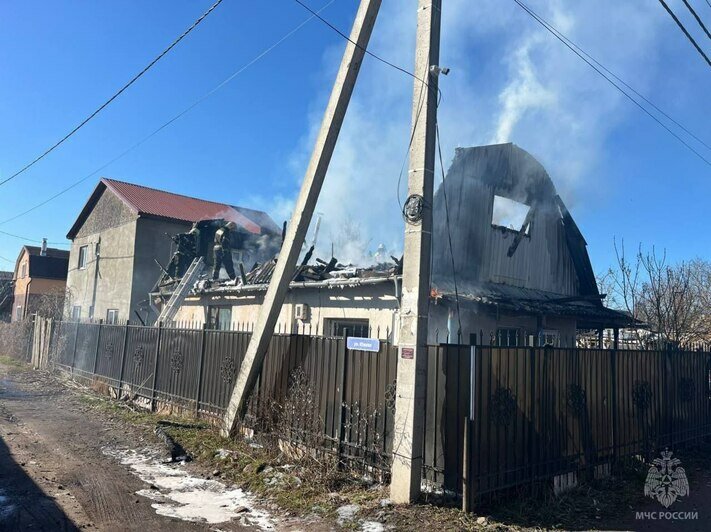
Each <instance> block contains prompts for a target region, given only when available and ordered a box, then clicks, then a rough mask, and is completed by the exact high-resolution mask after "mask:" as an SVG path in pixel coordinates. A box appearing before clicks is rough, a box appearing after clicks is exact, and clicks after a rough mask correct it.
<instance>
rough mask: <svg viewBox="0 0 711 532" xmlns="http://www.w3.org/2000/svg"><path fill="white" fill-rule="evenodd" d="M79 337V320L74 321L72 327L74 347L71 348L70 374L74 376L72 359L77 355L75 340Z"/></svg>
mask: <svg viewBox="0 0 711 532" xmlns="http://www.w3.org/2000/svg"><path fill="white" fill-rule="evenodd" d="M78 339H79V322H78V321H77V322H76V327H75V328H74V347H73V348H72V362H71V368H70V369H71V375H72V377H74V361H75V360H76V357H77V340H78Z"/></svg>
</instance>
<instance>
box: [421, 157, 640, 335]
mask: <svg viewBox="0 0 711 532" xmlns="http://www.w3.org/2000/svg"><path fill="white" fill-rule="evenodd" d="M444 186H445V187H446V188H443V187H442V186H440V187H439V189H438V190H437V192H436V194H435V199H434V213H435V217H434V227H433V263H432V292H433V297H434V299H435V301H436V303H437V305H440V306H442V307H443V308H444V309H446V312H442V311H440V312H436V313H434V316H433V318H434V323H433V327H435V328H436V329H439V330H440V331H447V332H448V333H449V335H450V337H453V336H456V335H457V334H459V333H461V335H462V337H463V338H464V339H466V341H468V340H469V335H470V334H479V335H482V334H483V335H484V338H483V340H484V341H485V342H487V343H488V342H490V341H493V342H496V343H498V344H503V345H522V344H524V343H528V342H530V341H535V342H539V343H544V344H553V345H565V344H569V343H570V342H571V339H573V338H574V337H575V334H576V330H577V329H598V330H601V329H605V328H620V327H624V326H625V325H627V324H628V323H629V317H628V316H627V315H626V314H623V313H621V312H617V311H614V310H611V309H608V308H606V307H605V306H604V305H603V298H604V296H603V295H602V294H600V293H599V291H598V287H597V283H596V280H595V275H594V273H593V268H592V265H591V263H590V258H589V256H588V252H587V243H586V242H585V239H584V238H583V235H582V233H581V232H580V229H579V228H578V226H577V224H576V223H575V220H574V219H573V217H572V215H571V214H570V212H569V211H568V209H567V208H566V206H565V204H564V203H563V201H562V200H561V198H560V196H559V195H558V194H557V192H556V189H555V186H554V184H553V182H552V180H551V178H550V176H549V175H548V173H547V172H546V170H545V168H543V166H542V165H541V164H540V163H539V162H538V161H537V160H536V159H535V158H534V157H533V156H532V155H531V154H529V153H528V152H526V151H525V150H523V149H521V148H519V147H518V146H516V145H515V144H497V145H492V146H478V147H473V148H460V149H457V150H456V153H455V157H454V160H453V162H452V164H451V166H450V168H449V170H448V172H447V176H446V179H445V181H444ZM445 197H446V201H447V203H446V206H445ZM450 241H451V247H450ZM455 281H456V283H455ZM455 284H456V286H455ZM457 301H458V303H459V305H458V307H459V312H458V313H457ZM459 321H461V331H460V330H459Z"/></svg>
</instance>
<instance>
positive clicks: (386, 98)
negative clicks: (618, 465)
mask: <svg viewBox="0 0 711 532" xmlns="http://www.w3.org/2000/svg"><path fill="white" fill-rule="evenodd" d="M327 1H328V0H320V1H317V0H311V1H310V5H312V6H313V7H315V8H320V7H322V6H323V5H325V4H327ZM211 3H212V2H210V1H200V2H198V1H194V2H187V1H154V2H138V1H122V2H115V1H114V2H110V1H104V2H79V1H65V2H39V1H31V0H28V1H23V2H19V1H8V0H6V1H4V2H2V3H0V72H2V76H1V77H0V177H2V178H4V177H7V176H9V175H10V174H12V173H13V172H14V171H15V170H17V169H18V168H20V167H22V166H23V165H24V164H25V163H27V162H28V161H29V160H31V159H33V158H34V157H35V156H36V155H38V154H39V153H41V152H42V151H43V150H44V149H45V148H46V147H48V146H49V145H51V144H52V143H53V142H54V141H56V140H57V139H58V138H60V137H61V136H63V135H64V134H65V133H66V132H67V131H68V130H69V129H71V127H73V126H74V125H75V124H76V123H78V122H79V121H80V120H81V119H83V118H84V117H85V116H86V115H87V114H88V113H89V112H91V111H92V110H93V109H95V108H96V107H97V106H98V105H99V104H100V103H102V102H103V101H104V100H105V99H106V98H107V97H108V96H109V95H110V94H112V93H113V92H114V91H115V90H116V89H117V88H118V87H119V86H121V85H122V84H123V83H125V82H126V81H127V80H128V79H130V77H132V76H133V74H135V73H136V72H137V71H138V70H140V69H141V68H142V67H143V66H144V65H145V64H146V63H148V61H150V59H152V58H153V57H154V56H155V55H156V54H157V53H158V52H159V51H160V50H162V49H163V48H164V47H165V46H166V45H167V44H168V43H169V42H171V41H172V40H173V39H174V38H175V37H176V36H177V35H178V34H180V33H181V32H182V31H183V30H184V29H185V28H187V27H188V26H189V25H190V24H191V23H192V21H193V20H195V18H197V16H199V15H200V14H201V13H202V12H203V11H204V10H205V9H206V8H207V7H208V6H209V5H210V4H211ZM443 3H444V6H443V17H444V21H443V42H442V59H441V63H442V64H443V65H446V66H449V67H451V69H452V72H451V73H450V75H449V76H448V77H446V78H443V79H442V82H441V88H442V94H443V101H442V105H441V108H440V124H441V134H442V142H443V152H444V158H445V164H448V161H449V160H451V158H452V155H453V150H454V148H455V147H457V146H470V145H476V144H485V143H491V142H496V141H513V142H515V143H516V144H518V145H519V146H521V147H523V148H524V149H527V150H528V151H530V152H531V153H532V154H534V155H535V156H536V157H537V158H538V159H539V160H540V161H541V162H542V163H543V164H544V166H546V168H547V169H548V171H549V173H550V174H551V176H552V178H553V180H554V182H555V183H556V186H557V188H558V190H559V192H560V193H561V195H562V196H563V198H564V200H565V201H566V202H567V204H568V206H569V207H570V209H571V211H572V212H573V215H574V216H575V218H576V220H577V222H578V224H579V226H580V227H581V229H582V231H583V233H584V235H585V237H586V239H587V241H588V244H589V251H590V255H591V258H592V260H593V265H594V268H595V269H596V270H598V271H599V270H602V269H604V268H605V267H606V266H607V265H608V264H610V262H611V261H612V259H613V249H612V241H613V237H616V238H618V239H620V238H624V239H625V241H626V242H627V243H628V245H629V246H631V247H636V246H637V245H638V244H639V243H640V242H641V243H643V244H645V245H647V246H652V245H654V246H656V247H657V248H658V249H662V248H664V249H666V250H667V252H668V256H669V257H670V258H671V259H673V260H681V259H690V258H693V257H695V256H701V257H706V258H709V251H708V250H709V243H711V232H709V231H708V221H707V211H708V208H707V204H708V201H709V199H708V198H709V197H711V167H709V166H708V165H706V164H705V163H703V162H702V161H700V160H699V159H698V158H697V157H695V156H694V155H693V154H691V153H690V152H689V151H688V150H687V149H686V148H684V147H683V146H681V145H680V144H679V143H678V142H677V141H676V140H675V139H673V138H672V137H671V136H670V135H668V134H667V133H666V132H665V131H664V130H662V129H661V128H659V127H658V126H656V125H655V124H654V123H653V122H652V121H651V120H650V119H649V118H648V117H647V116H646V115H644V114H642V113H641V112H640V111H639V110H637V109H636V108H634V107H633V106H632V105H630V104H629V103H628V102H626V101H625V100H624V97H622V96H621V95H619V93H616V92H615V91H614V89H612V88H611V87H609V86H608V85H607V84H606V82H604V81H603V80H601V79H600V78H598V77H597V75H596V74H594V73H593V72H592V71H591V70H590V69H589V68H588V67H587V66H586V65H584V64H582V63H581V62H580V61H579V60H578V59H577V58H576V57H574V56H573V55H572V54H571V53H570V52H569V51H568V50H567V49H565V48H563V47H562V45H561V44H560V43H559V42H557V41H555V40H554V39H553V38H552V37H551V36H550V35H548V34H547V33H544V32H543V31H542V30H541V29H540V27H539V26H537V25H536V24H535V22H533V21H532V20H531V19H530V18H528V16H527V15H525V14H524V13H523V12H522V11H521V10H520V9H519V8H517V7H516V5H515V4H514V3H513V1H508V0H478V1H474V0H444V2H443ZM529 3H530V5H531V6H532V7H534V9H536V10H538V11H539V12H540V13H541V14H543V15H544V16H545V17H546V18H548V19H549V20H550V21H552V22H553V23H554V24H555V25H556V26H557V27H559V29H561V30H562V31H564V32H565V33H566V34H568V36H569V37H571V38H572V39H573V40H574V41H576V42H577V43H578V44H580V45H581V46H582V47H583V48H585V49H586V50H587V51H588V52H589V53H590V54H592V55H593V56H595V57H596V58H597V59H599V60H600V61H602V62H603V63H605V64H606V65H607V66H608V67H609V68H610V69H612V70H613V71H615V72H616V73H617V74H618V75H620V76H621V77H623V78H624V79H625V80H626V81H628V82H629V83H631V84H632V85H634V86H635V87H636V88H637V89H638V90H640V91H641V92H643V93H644V94H646V95H647V96H649V97H650V98H651V99H652V100H654V101H655V103H657V105H659V106H660V107H662V108H664V109H665V110H667V112H669V113H670V114H671V115H672V116H674V117H675V118H676V119H677V120H679V121H680V122H682V123H683V124H684V125H686V126H687V127H688V128H689V129H691V130H692V131H694V132H695V133H697V134H698V135H699V136H701V137H702V138H704V139H705V140H706V142H707V143H708V144H711V125H710V124H711V121H710V120H709V117H710V116H711V103H710V102H711V98H709V94H711V75H710V71H709V68H708V66H707V65H705V63H704V62H703V61H702V60H701V58H700V57H699V56H698V54H697V53H696V52H695V51H694V50H693V48H692V47H691V45H690V44H689V43H688V41H686V40H685V39H684V37H683V35H682V34H681V33H680V31H679V30H678V28H676V26H675V25H674V24H673V22H672V21H671V19H670V18H669V17H668V15H667V14H666V13H665V12H664V11H663V10H662V8H661V6H659V5H658V3H657V2H642V1H629V2H617V1H615V0H581V1H578V2H568V1H563V0H559V1H554V2H548V1H544V0H530V2H529ZM692 3H693V4H694V5H695V6H696V7H697V10H698V11H699V13H700V14H701V16H702V17H704V18H705V20H707V21H708V22H709V23H711V8H709V7H708V5H707V4H705V2H702V1H700V0H697V1H695V2H692ZM414 4H415V2H414V0H412V1H411V0H384V2H383V8H382V10H381V15H380V18H379V20H378V23H377V25H376V28H375V33H374V36H373V39H372V49H373V50H374V51H376V52H377V53H379V54H380V55H382V56H385V57H387V58H388V59H390V60H392V61H393V62H396V63H398V64H400V65H402V66H404V67H405V68H408V69H410V68H411V65H412V62H413V46H414V30H415V12H414V8H413V6H414ZM671 5H672V8H673V9H675V11H677V12H678V13H679V14H680V15H682V19H683V20H684V22H685V23H686V24H687V27H688V28H689V29H690V30H692V31H693V32H694V34H695V35H696V36H697V39H698V40H699V41H700V42H704V39H705V38H704V37H703V34H701V32H700V31H697V28H696V27H695V23H694V21H693V19H692V18H691V17H690V16H687V14H686V12H685V10H684V7H683V4H682V3H681V2H680V1H675V2H671ZM356 8H357V2H355V1H354V0H335V1H334V2H333V3H331V4H330V5H329V6H328V7H327V8H326V9H325V10H324V11H323V14H324V16H326V17H327V18H328V19H329V20H331V21H332V22H333V23H334V24H336V25H337V26H338V27H340V28H342V29H343V30H345V31H346V32H347V31H349V29H350V23H351V21H352V18H353V15H354V13H355V10H356ZM307 18H308V14H307V13H306V12H305V11H304V10H303V9H302V8H301V7H300V6H298V5H297V4H296V3H295V2H293V1H292V0H270V1H264V2H237V1H235V0H225V1H224V2H223V4H222V5H220V6H219V7H218V8H217V9H216V10H215V12H214V13H213V14H212V15H211V16H210V17H209V18H208V19H206V20H205V21H204V22H203V23H202V24H201V25H200V26H199V27H198V28H197V29H196V30H195V31H194V32H193V33H191V34H190V36H189V37H187V38H186V39H185V40H184V41H183V42H181V43H180V44H179V45H178V46H177V47H176V48H175V49H174V50H173V51H172V52H171V53H170V54H169V55H168V56H166V57H165V58H164V59H163V60H162V61H161V62H159V63H158V64H157V65H156V66H155V67H154V68H153V69H152V70H151V71H150V72H149V73H148V74H147V75H145V76H144V77H143V78H142V79H140V80H139V81H138V82H137V83H136V84H135V85H134V86H132V87H131V88H130V89H129V90H128V91H127V92H126V93H124V94H123V95H122V96H121V97H120V98H119V99H118V100H116V101H115V102H114V103H113V104H112V105H111V106H110V107H109V108H107V109H106V110H105V111H104V112H103V113H101V114H100V115H99V116H98V117H97V118H96V119H94V120H93V121H92V122H90V123H89V124H88V125H87V126H85V127H84V128H83V129H82V130H81V131H80V132H79V133H78V134H76V135H75V136H74V137H72V139H70V141H68V142H67V143H65V144H64V145H63V146H62V147H61V148H59V149H58V150H56V151H55V152H53V153H52V154H51V155H49V156H48V157H47V158H46V159H44V160H43V161H41V162H40V163H38V164H37V165H35V166H34V167H33V168H32V169H30V170H29V171H28V172H26V173H25V174H23V175H21V176H20V177H18V178H16V179H14V180H13V181H11V182H10V183H8V184H6V185H4V186H2V187H0V222H1V221H2V220H5V219H7V218H9V217H12V216H14V215H15V214H17V213H18V212H21V211H23V210H25V209H27V208H29V207H31V206H33V205H34V204H36V203H38V202H39V201H42V200H43V199H45V198H46V197H48V196H51V195H52V194H54V193H56V192H57V191H58V190H60V189H62V188H64V187H65V186H67V185H69V184H71V183H72V182H74V181H76V180H78V179H80V178H82V177H84V176H86V175H88V174H90V173H91V172H93V171H94V170H95V169H97V168H98V167H100V166H102V165H104V164H105V163H106V162H108V161H110V160H111V159H113V158H114V157H116V156H117V155H118V154H120V153H122V152H123V151H124V150H126V149H127V148H128V147H130V146H132V145H133V144H135V143H136V142H138V141H139V140H141V139H142V138H144V137H145V136H146V135H148V134H150V133H151V132H152V131H153V130H155V129H156V128H157V127H159V126H160V125H161V124H162V123H164V122H165V121H167V120H168V119H170V118H171V117H173V116H174V115H176V114H177V113H179V112H180V111H182V110H183V109H185V108H186V107H188V106H189V105H190V104H191V103H193V102H194V101H195V100H196V99H198V98H200V97H201V96H202V95H203V94H205V93H206V92H208V91H209V90H211V89H212V88H214V87H215V86H216V85H218V84H219V83H220V82H221V81H222V80H223V79H225V78H226V77H228V76H229V75H230V74H232V73H233V72H235V71H236V70H238V69H239V68H240V67H242V66H243V65H244V64H246V63H247V62H249V61H250V60H252V59H253V58H254V57H255V56H256V55H258V54H259V53H260V52H262V51H263V50H264V49H265V48H267V47H269V46H270V45H272V44H273V43H274V42H275V41H277V40H278V39H280V38H281V37H282V36H283V35H284V34H286V33H287V32H289V31H291V30H292V29H293V28H294V27H296V26H297V25H298V24H300V23H301V22H303V21H304V20H305V19H307ZM707 42H708V41H706V43H707ZM342 49H343V42H342V40H340V38H339V37H338V36H337V35H335V34H334V33H333V32H331V31H330V30H329V29H328V28H326V27H324V26H323V25H321V24H320V23H319V22H317V21H311V22H309V23H308V24H307V25H305V26H304V27H303V28H302V29H301V30H299V31H298V32H297V33H295V34H294V35H293V36H292V37H291V38H289V39H288V40H287V41H285V42H284V43H283V44H282V45H281V46H279V47H278V48H276V49H275V50H274V51H272V52H271V53H269V54H268V55H267V56H265V57H264V58H263V59H261V60H260V61H259V62H257V63H256V64H254V65H253V66H251V67H250V68H248V69H247V70H245V71H244V72H243V73H242V74H240V75H239V76H237V77H236V78H235V79H234V80H232V81H231V82H230V83H229V84H227V85H225V86H224V87H223V88H222V89H220V90H219V91H217V92H216V93H214V94H213V95H212V96H210V97H209V98H207V99H206V100H205V101H204V102H202V103H201V104H200V105H199V106H197V107H196V108H194V109H193V110H192V111H191V112H189V113H188V114H186V115H185V116H183V117H182V118H181V119H179V120H177V121H176V122H174V123H173V124H172V125H171V126H169V127H167V128H166V129H164V130H163V131H161V132H160V133H158V134H157V135H155V136H153V137H152V138H151V139H149V140H148V141H146V142H145V143H144V144H142V145H141V146H140V147H138V148H137V149H135V150H133V151H131V152H130V153H129V154H128V155H126V156H125V157H123V158H122V159H120V160H118V161H116V162H114V163H112V164H111V165H109V166H108V167H107V168H106V169H104V170H102V171H101V172H100V173H99V174H97V175H96V176H94V177H92V178H90V179H88V180H87V181H85V182H84V183H82V184H81V185H79V186H77V187H76V188H75V189H73V190H72V191H70V192H69V193H67V194H65V195H63V196H62V197H61V199H58V200H55V201H54V202H52V203H50V204H48V205H47V206H45V207H43V208H41V209H38V210H36V211H35V212H33V213H32V214H30V215H27V216H25V217H23V218H20V219H17V220H14V221H12V222H9V223H5V224H0V231H5V232H9V233H14V234H18V235H22V236H27V237H31V238H34V239H39V238H41V237H43V236H46V237H48V238H49V240H50V241H52V242H62V241H64V238H65V234H66V232H67V231H68V229H69V227H70V226H71V225H72V223H73V221H74V219H75V217H76V216H77V214H78V213H79V211H80V209H81V207H82V205H83V203H84V201H85V200H86V198H87V197H88V195H89V194H90V192H91V190H92V189H93V187H94V186H95V184H96V181H97V180H98V178H99V177H100V176H101V175H104V176H108V177H113V178H116V179H122V180H126V181H131V182H135V183H140V184H144V185H147V186H153V187H157V188H163V189H168V190H171V191H175V192H178V193H182V194H188V195H194V196H198V197H204V198H207V199H212V200H217V201H225V202H227V203H233V204H238V205H245V206H250V207H257V208H262V209H265V210H267V211H268V212H270V213H271V214H272V215H273V217H274V218H275V220H277V222H278V223H280V222H281V221H282V220H283V219H285V218H286V217H288V214H289V212H290V205H291V203H292V202H293V198H294V196H295V194H296V193H297V191H298V187H299V183H300V180H301V178H302V176H303V171H304V168H305V165H306V161H307V159H308V156H309V152H310V147H311V141H312V139H313V136H314V133H315V130H316V128H317V126H318V123H319V121H320V118H321V112H322V109H323V107H324V104H325V101H326V98H327V96H328V92H329V90H330V87H331V82H332V80H333V77H334V75H335V71H336V68H337V65H338V61H339V59H340V54H341V52H342ZM706 49H707V51H709V52H711V46H706ZM411 92H412V80H411V79H409V78H408V77H406V76H404V75H402V74H401V73H398V72H396V71H394V70H392V69H390V68H388V67H386V66H384V65H382V64H379V63H377V62H375V61H374V60H372V59H370V60H366V62H365V64H364V67H363V71H362V75H361V79H360V80H359V84H358V86H357V88H356V93H355V95H354V100H353V102H352V105H351V109H350V110H349V113H348V116H347V118H346V124H345V126H344V130H343V133H342V137H341V142H339V146H338V148H337V151H336V154H335V157H334V161H333V163H332V169H331V171H330V173H329V176H328V178H327V184H326V186H325V187H324V191H323V197H322V200H321V202H320V204H319V208H318V209H317V210H318V211H319V212H322V213H323V216H324V223H323V226H322V231H321V238H320V244H321V246H322V248H323V250H324V251H323V252H324V253H325V252H326V251H325V250H326V249H328V251H330V247H331V243H332V242H333V243H334V245H335V247H336V248H338V249H337V256H338V255H340V257H339V258H341V257H351V256H352V257H354V258H357V255H358V253H359V252H360V251H362V250H364V249H365V250H367V249H374V248H375V247H377V245H378V244H379V243H381V242H382V243H384V244H385V245H386V247H388V248H389V249H390V250H392V251H397V250H398V247H399V246H400V240H401V234H402V229H403V228H402V223H401V220H400V215H399V210H398V205H397V195H396V194H397V192H396V183H397V178H398V174H399V170H400V167H401V165H402V162H403V157H404V155H405V152H406V145H407V140H408V134H409V131H408V128H409V119H410V98H411ZM699 149H700V150H702V149H703V147H700V148H699ZM705 155H706V157H707V158H710V159H711V152H710V151H706V152H705ZM401 194H403V192H402V191H401ZM344 226H347V227H348V228H349V230H348V231H344V230H343V229H342V228H343V227H344ZM22 243H23V241H21V240H18V239H15V238H12V237H9V236H6V235H3V234H0V256H2V257H4V258H7V259H12V260H14V259H15V258H16V256H17V253H18V251H19V248H20V246H21V245H22ZM354 244H355V248H357V249H355V250H353V249H351V248H352V247H354ZM11 268H12V264H11V263H9V262H6V261H3V260H1V259H0V269H11Z"/></svg>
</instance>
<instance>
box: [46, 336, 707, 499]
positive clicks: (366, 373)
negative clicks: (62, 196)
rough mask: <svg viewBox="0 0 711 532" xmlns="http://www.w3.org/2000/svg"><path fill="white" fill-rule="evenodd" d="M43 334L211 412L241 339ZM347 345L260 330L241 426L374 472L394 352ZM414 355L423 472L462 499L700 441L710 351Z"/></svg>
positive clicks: (227, 387)
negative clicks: (423, 376)
mask: <svg viewBox="0 0 711 532" xmlns="http://www.w3.org/2000/svg"><path fill="white" fill-rule="evenodd" d="M44 330H47V329H46V328H45V329H44ZM50 330H51V335H52V338H51V342H50V346H51V348H50V351H51V353H52V354H53V355H52V356H53V358H54V362H55V364H56V365H58V366H60V367H62V368H63V369H65V370H67V371H69V372H71V373H72V374H73V375H74V376H75V377H77V378H81V379H91V380H96V379H99V380H101V381H103V382H105V383H107V384H108V385H110V386H111V387H112V388H113V389H114V390H116V391H118V392H119V394H126V393H130V394H131V395H132V396H133V397H137V398H140V399H142V400H143V401H144V402H145V404H147V405H149V406H150V407H151V408H156V406H158V407H160V405H164V404H169V405H174V406H178V407H179V408H182V409H184V410H187V411H189V412H193V413H194V414H195V415H197V416H205V417H213V418H219V417H221V416H222V414H223V413H224V410H225V407H226V405H227V403H228V401H229V397H230V394H231V392H232V388H233V385H234V379H235V378H236V375H237V372H238V370H239V367H240V364H241V362H242V358H243V356H244V353H245V351H246V349H247V345H248V343H249V339H250V335H251V333H250V332H240V331H217V330H208V329H194V328H193V329H189V328H163V327H139V326H134V325H102V324H87V323H81V324H78V323H62V322H55V323H54V324H53V327H51V328H50ZM345 344H346V342H345V339H343V338H331V337H323V336H308V335H302V334H276V335H274V337H273V339H272V342H271V344H270V347H269V352H268V354H267V356H266V358H265V363H264V367H263V369H262V373H261V376H260V378H259V380H258V383H257V387H256V389H255V391H254V393H253V396H252V400H251V402H250V406H249V409H248V415H247V416H246V419H245V425H246V426H248V427H252V428H254V429H255V430H258V431H265V432H269V431H271V432H273V433H277V434H278V435H279V436H280V437H281V438H283V439H286V440H288V441H290V442H292V443H296V444H303V445H304V446H308V447H315V448H318V449H321V450H323V451H326V452H331V453H334V454H337V455H338V456H339V458H340V459H342V460H344V461H346V462H348V463H351V464H359V465H361V466H363V467H365V468H366V469H368V470H369V471H380V472H382V473H383V474H387V472H388V471H389V467H390V461H391V456H392V442H393V416H394V404H395V394H396V385H397V383H396V380H395V379H396V372H397V356H398V353H397V348H396V347H395V346H392V345H390V344H389V343H388V342H386V341H381V344H380V351H379V352H377V353H370V352H365V351H352V350H347V349H346V345H345ZM43 345H45V344H43ZM427 357H428V368H427V371H428V375H427V391H426V398H427V399H426V405H425V408H426V412H425V434H424V444H423V451H422V452H423V454H422V456H423V476H424V479H425V481H427V482H429V483H431V484H432V485H434V486H436V487H441V488H444V489H445V490H446V491H448V492H451V493H453V494H462V493H464V497H465V498H466V500H467V501H469V502H471V501H474V500H475V499H476V498H477V497H480V496H482V495H484V494H487V493H493V492H498V491H501V490H505V489H507V488H511V487H514V486H521V485H526V484H530V483H533V482H536V481H543V480H546V481H547V480H549V479H551V478H552V477H554V476H556V475H561V474H566V473H569V472H583V471H585V472H588V473H590V474H594V472H595V471H596V469H597V468H608V467H609V465H610V464H613V463H614V462H615V461H616V460H617V459H620V458H623V457H627V456H643V457H650V456H651V454H652V453H653V452H656V451H658V450H659V449H663V448H665V447H670V448H671V447H673V446H675V445H679V444H682V443H684V442H688V441H694V440H697V439H699V438H701V437H705V436H708V435H710V434H711V352H709V351H680V350H647V351H631V350H614V349H577V348H554V347H498V346H469V345H445V344H443V345H439V346H430V347H429V349H428V352H427ZM295 399H296V401H295ZM381 478H382V477H381Z"/></svg>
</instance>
